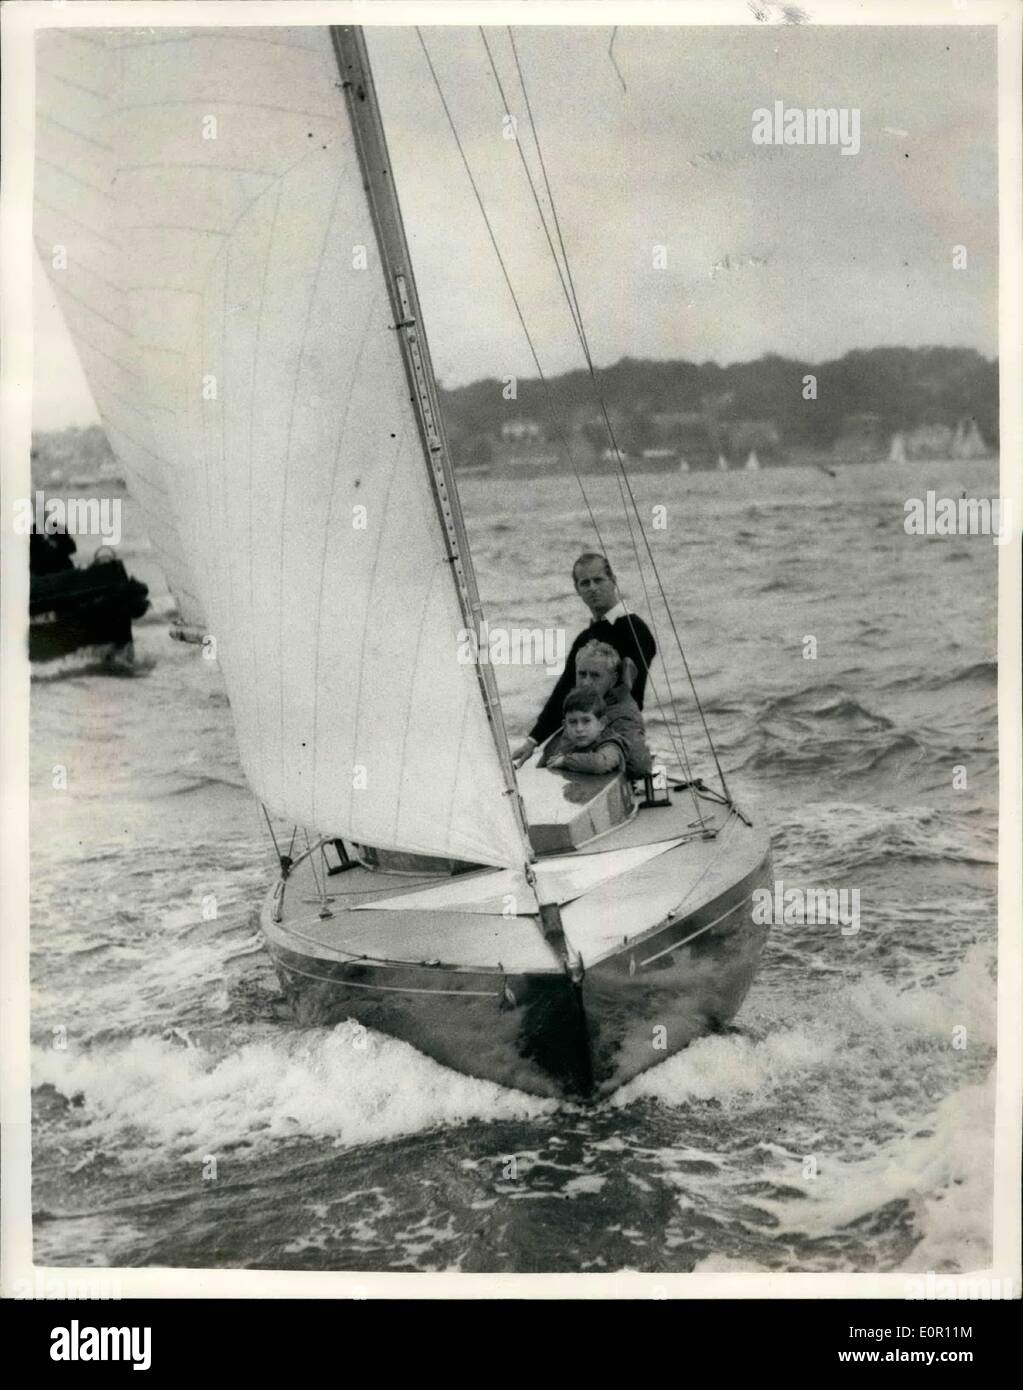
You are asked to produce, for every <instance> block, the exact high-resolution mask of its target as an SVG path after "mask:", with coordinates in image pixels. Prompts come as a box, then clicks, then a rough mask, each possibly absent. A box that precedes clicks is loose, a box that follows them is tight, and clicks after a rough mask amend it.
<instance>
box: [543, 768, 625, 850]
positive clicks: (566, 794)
mask: <svg viewBox="0 0 1023 1390" xmlns="http://www.w3.org/2000/svg"><path fill="white" fill-rule="evenodd" d="M518 783H519V792H520V794H521V796H522V803H523V805H524V806H525V808H526V820H527V821H528V823H529V838H530V841H531V842H532V845H533V849H534V850H535V852H536V853H537V854H564V853H566V852H567V851H570V850H573V849H578V848H579V847H580V846H581V845H584V844H586V843H587V842H588V841H589V840H593V839H596V837H597V836H598V835H603V834H605V833H606V832H607V831H608V830H613V829H614V827H615V826H616V825H623V824H624V823H625V821H627V820H628V819H629V817H630V816H631V815H632V811H633V796H632V788H631V786H630V784H629V782H628V781H627V779H626V778H625V777H624V776H623V775H622V774H621V773H620V772H609V773H607V774H605V775H604V776H602V777H595V776H593V775H592V774H590V773H584V772H565V771H563V770H562V769H560V768H546V767H537V766H535V765H532V766H530V765H527V766H526V767H523V768H522V769H521V770H520V772H519V774H518Z"/></svg>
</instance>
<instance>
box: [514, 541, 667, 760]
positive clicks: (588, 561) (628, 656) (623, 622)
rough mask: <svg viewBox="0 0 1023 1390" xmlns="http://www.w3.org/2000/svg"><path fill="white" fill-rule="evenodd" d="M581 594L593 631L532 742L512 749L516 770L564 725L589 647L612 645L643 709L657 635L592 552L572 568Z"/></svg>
mask: <svg viewBox="0 0 1023 1390" xmlns="http://www.w3.org/2000/svg"><path fill="white" fill-rule="evenodd" d="M572 582H573V584H574V585H575V591H576V593H577V594H578V595H579V597H580V598H581V599H582V601H583V602H584V603H585V604H586V606H587V608H588V609H589V610H590V613H591V614H592V621H591V623H590V625H589V627H587V628H584V629H583V631H582V632H580V633H579V635H578V637H576V639H575V641H574V642H573V643H572V647H571V650H570V651H569V653H568V658H567V660H566V662H565V669H564V671H563V672H562V673H561V675H560V676H559V678H558V681H557V684H556V685H555V687H554V689H553V690H552V691H551V693H550V696H549V697H548V700H547V703H546V704H545V705H544V707H543V709H542V710H541V711H540V717H539V719H537V721H536V723H535V724H534V725H533V728H532V729H531V730H530V732H529V735H528V737H526V738H525V739H523V741H522V742H521V743H520V744H519V745H518V747H516V748H514V749H513V750H512V759H513V761H514V763H515V766H516V767H521V766H522V764H523V763H526V762H528V761H529V759H530V758H531V757H532V756H533V753H534V751H535V750H536V748H537V747H538V746H539V745H540V744H541V743H543V742H544V741H545V740H546V739H548V738H550V736H551V734H553V733H554V731H555V729H557V728H558V726H559V725H560V723H561V715H562V709H563V706H564V703H565V698H566V696H567V695H568V694H569V692H570V691H572V690H574V689H575V687H576V686H577V685H578V684H579V682H578V680H577V677H576V661H577V658H578V655H579V652H580V650H581V649H582V648H583V647H584V646H585V645H586V644H587V642H592V641H599V642H606V643H607V644H608V645H609V646H611V647H613V648H614V649H615V651H616V652H618V653H619V655H620V656H621V658H622V663H623V665H622V678H623V680H624V683H625V686H626V689H627V690H629V691H630V692H631V694H632V698H633V699H634V700H635V702H636V705H637V708H639V709H642V708H643V696H644V694H645V692H646V680H647V673H648V671H649V669H650V663H651V662H652V661H653V659H654V657H655V655H656V654H657V643H656V642H655V641H654V636H653V633H652V632H651V631H650V629H649V628H648V627H647V625H646V623H645V622H644V621H643V619H642V618H639V617H637V616H636V615H635V614H634V613H630V612H629V611H628V609H627V608H626V606H625V604H624V602H623V601H622V598H621V596H620V595H619V593H618V581H617V579H616V578H615V574H614V571H613V570H612V568H611V564H610V562H609V561H608V559H607V557H606V556H605V555H599V554H597V552H596V551H592V550H587V551H584V552H583V554H582V555H580V556H579V558H578V559H577V560H576V562H575V564H574V565H573V566H572Z"/></svg>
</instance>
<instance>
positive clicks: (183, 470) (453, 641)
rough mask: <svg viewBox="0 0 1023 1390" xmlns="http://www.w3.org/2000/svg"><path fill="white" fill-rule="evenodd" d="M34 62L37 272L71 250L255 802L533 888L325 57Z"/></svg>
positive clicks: (280, 47)
mask: <svg viewBox="0 0 1023 1390" xmlns="http://www.w3.org/2000/svg"><path fill="white" fill-rule="evenodd" d="M39 62H40V67H41V68H43V69H45V76H43V75H41V77H40V88H39V90H40V103H41V105H40V118H39V130H40V144H39V150H40V155H41V157H42V158H45V159H46V160H47V161H48V163H47V164H42V163H41V164H40V179H39V184H38V197H39V211H38V223H37V229H38V232H39V239H40V243H41V252H42V254H43V255H44V258H45V262H46V264H47V266H48V267H49V266H50V265H51V263H52V256H51V254H50V248H51V247H52V245H53V244H54V243H55V242H57V241H58V240H59V241H61V242H62V243H63V244H65V245H67V247H68V265H69V267H71V266H74V267H75V269H74V272H73V274H68V272H66V271H61V270H59V269H54V270H52V271H51V277H52V279H53V280H54V283H55V284H56V285H57V287H58V293H59V294H60V296H61V300H62V303H63V304H64V307H65V313H66V317H67V321H68V325H69V328H70V330H71V332H72V336H73V337H74V339H75V341H76V342H77V343H78V345H79V350H80V352H81V355H82V359H83V365H84V367H85V370H86V373H87V375H88V377H89V380H90V383H91V384H92V386H93V389H94V393H95V395H96V399H97V405H98V406H99V408H100V410H101V413H102V415H103V418H104V421H105V422H106V423H107V426H108V428H109V431H110V438H111V443H112V445H113V447H114V448H115V449H116V451H117V452H118V454H119V455H120V456H121V458H122V460H123V462H124V465H125V467H126V469H127V471H128V473H129V476H130V481H131V484H132V486H133V488H135V489H136V491H137V495H138V496H139V497H140V499H141V500H142V501H143V503H144V504H145V505H146V509H147V514H148V516H149V519H150V523H151V535H152V537H153V542H154V545H157V546H158V548H160V553H161V556H162V558H164V560H165V563H166V564H167V571H168V579H169V580H170V581H171V582H172V583H173V584H175V586H176V587H177V589H178V592H179V594H181V595H182V596H184V595H185V594H186V593H187V592H188V591H189V590H193V589H194V591H195V597H197V599H198V601H199V605H200V607H201V610H202V611H203V612H204V613H205V626H206V631H207V632H209V633H210V634H211V636H213V637H214V638H215V639H216V643H217V655H218V658H219V659H220V661H221V663H222V665H223V670H224V676H225V680H226V683H227V689H228V693H229V696H230V700H231V706H232V710H233V713H234V719H235V723H236V727H237V732H238V738H239V744H240V748H241V755H242V761H243V765H244V767H245V771H246V774H247V776H248V778H249V781H250V782H251V784H252V786H253V788H254V790H255V791H256V793H257V795H258V796H259V797H260V798H261V799H262V800H263V801H264V802H265V803H266V804H267V805H268V807H269V808H270V809H271V810H272V811H273V812H275V813H276V814H278V815H279V816H282V817H286V818H288V819H290V820H292V821H294V822H296V823H299V824H304V825H307V826H311V827H314V828H316V829H318V830H321V831H326V832H329V833H332V834H338V835H345V836H350V837H351V838H352V839H354V840H357V841H360V842H362V843H366V844H372V845H378V846H381V847H386V848H394V849H402V850H408V851H414V852H419V853H425V854H436V855H444V856H451V857H455V858H460V859H467V860H472V861H475V862H478V863H484V864H493V865H515V864H517V865H521V864H522V862H523V860H524V859H525V858H526V856H527V853H528V851H527V849H526V847H525V842H524V838H523V834H522V831H521V828H520V826H519V824H518V822H517V820H516V817H515V814H514V810H513V805H512V798H511V796H510V795H509V793H508V790H507V787H506V783H505V780H504V777H503V775H502V770H501V764H500V759H499V756H498V752H497V746H496V744H495V740H494V737H493V734H492V733H491V730H490V727H489V725H488V720H487V715H486V711H485V707H484V703H483V697H482V694H481V691H480V686H479V682H478V680H477V675H476V672H475V670H474V668H473V667H472V665H467V664H463V663H461V662H459V660H458V633H459V631H460V629H461V628H462V625H463V619H462V616H461V610H460V606H459V601H458V596H457V593H456V590H455V586H454V583H453V579H452V575H451V566H450V564H449V562H448V557H447V552H446V549H445V544H444V541H443V538H442V534H441V527H440V523H439V521H438V517H437V514H436V509H435V504H434V501H433V498H432V495H431V491H430V486H429V481H428V476H427V469H426V463H425V460H424V457H423V453H422V445H421V443H420V437H419V434H418V432H417V425H416V419H415V415H414V413H413V407H412V405H411V403H410V399H409V391H408V387H407V384H406V379H405V375H404V369H403V366H402V362H401V357H400V347H399V343H398V340H397V334H396V333H395V331H394V328H393V317H392V315H391V312H390V310H389V305H388V296H387V291H386V285H385V282H384V276H383V271H382V268H381V265H380V260H379V256H378V254H377V251H376V246H375V242H374V233H373V227H372V223H371V219H370V214H369V209H368V207H367V203H366V199H365V194H364V190H363V186H362V179H361V175H360V170H359V165H358V162H357V158H356V153H355V150H354V148H353V141H352V135H351V129H350V125H349V121H348V116H347V112H346V106H345V98H344V94H343V91H342V90H341V86H340V80H339V73H338V69H337V66H336V61H335V58H334V54H333V51H332V48H331V42H330V35H329V31H328V30H326V29H312V28H303V29H292V30H285V29H272V30H268V29H259V30H239V29H231V30H226V31H210V30H207V31H202V32H199V31H194V30H193V31H175V30H150V31H143V30H135V31H120V32H113V31H111V32H109V33H107V32H102V31H96V30H91V31H89V32H88V33H87V34H84V35H83V34H81V33H79V34H73V35H72V34H68V33H65V34H60V35H58V34H46V35H43V36H41V38H40V45H39ZM83 208H88V210H89V211H88V216H89V219H90V222H91V223H92V226H93V229H94V230H92V231H89V230H88V229H85V228H82V227H79V226H78V225H77V224H76V223H75V221H74V220H73V218H72V213H73V216H74V218H79V217H82V216H84V215H85V213H83V211H82V209H83ZM62 277H63V279H62ZM147 489H148V491H147ZM182 542H183V544H181V543H182ZM179 562H180V563H179Z"/></svg>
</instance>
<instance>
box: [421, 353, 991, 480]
mask: <svg viewBox="0 0 1023 1390" xmlns="http://www.w3.org/2000/svg"><path fill="white" fill-rule="evenodd" d="M597 376H598V380H599V383H600V390H601V394H602V396H603V399H604V401H605V403H606V404H607V406H608V408H609V410H612V411H614V412H615V413H616V414H617V415H618V417H619V418H620V419H624V420H625V421H626V422H627V426H628V428H629V431H630V433H631V434H632V435H633V437H634V438H637V439H639V440H640V441H642V440H643V439H644V437H647V436H650V435H651V433H652V430H651V424H650V422H651V419H652V417H654V416H655V415H657V414H658V413H661V412H672V411H675V412H692V413H693V414H703V415H704V416H705V417H706V418H708V420H715V421H719V422H723V421H727V420H742V419H746V420H765V421H771V422H773V424H774V425H775V427H776V429H777V432H778V436H779V438H780V439H781V440H782V441H783V442H784V443H785V444H791V445H806V446H810V447H815V448H821V449H825V448H829V447H830V446H831V445H833V444H834V443H835V441H836V440H838V439H839V438H841V436H842V435H843V434H844V433H845V432H846V431H847V429H848V427H849V422H850V421H852V420H856V419H857V418H859V419H862V418H864V417H874V423H875V426H876V429H877V432H878V434H879V435H882V436H890V435H893V434H895V433H896V432H897V431H900V430H911V429H914V428H916V427H917V426H919V425H932V424H941V425H948V426H950V427H954V426H955V425H956V423H957V422H958V421H960V420H963V419H965V418H973V419H975V420H976V422H977V425H978V427H979V429H980V432H981V434H982V435H983V437H984V439H985V440H986V441H987V442H988V443H989V444H992V445H997V442H998V362H997V360H994V361H989V360H988V359H987V358H985V357H983V356H982V355H981V354H980V353H979V352H976V351H975V350H974V349H972V348H949V347H920V348H903V347H894V348H888V347H885V348H870V349H867V350H862V349H856V350H854V351H851V352H847V353H845V354H844V356H842V357H839V358H837V359H835V360H833V361H828V362H820V363H812V362H809V361H804V360H799V359H796V358H786V357H780V356H778V355H777V354H773V353H772V354H768V355H767V356H764V357H761V358H759V359H758V360H757V361H754V362H733V363H730V364H729V365H728V366H726V367H723V366H721V365H720V364H719V363H717V362H702V363H696V362H689V361H685V360H683V359H679V360H677V361H652V360H648V359H641V358H633V357H623V358H622V359H621V360H620V361H618V362H616V363H614V365H613V366H610V367H604V368H601V369H600V370H599V371H598V373H597ZM808 378H812V379H813V381H812V384H811V383H810V382H809V381H808ZM512 391H513V392H514V394H512ZM595 401H596V397H595V393H594V388H593V384H592V382H591V381H590V379H589V374H588V373H587V372H586V371H583V370H580V371H574V372H565V373H563V374H561V375H560V376H556V377H548V378H547V381H546V383H544V382H542V381H540V380H539V379H536V378H533V379H525V378H523V379H519V380H518V381H516V382H514V384H513V387H512V386H509V383H508V382H507V381H502V380H499V379H497V378H493V377H491V378H487V379H485V380H482V381H474V382H472V383H470V384H469V385H467V386H461V387H457V388H455V389H452V390H444V391H442V393H441V402H442V407H443V410H444V416H445V420H446V422H447V427H448V433H449V436H450V438H451V442H452V446H453V449H454V451H455V453H456V456H457V455H458V454H459V453H460V452H462V451H463V450H465V449H472V448H475V450H476V452H477V453H478V446H479V444H480V443H481V442H483V441H486V440H488V439H495V438H497V437H498V436H499V435H500V431H501V427H502V425H503V424H505V423H506V422H511V421H517V420H529V421H534V422H535V423H537V424H538V425H539V426H540V428H541V430H542V432H543V435H544V437H545V438H546V439H547V440H550V441H551V442H563V441H564V440H565V439H566V438H567V437H568V434H569V432H570V430H571V428H572V425H571V422H572V421H573V420H574V419H578V418H579V417H580V415H581V414H585V413H586V412H587V411H591V412H595Z"/></svg>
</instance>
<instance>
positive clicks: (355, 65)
mask: <svg viewBox="0 0 1023 1390" xmlns="http://www.w3.org/2000/svg"><path fill="white" fill-rule="evenodd" d="M330 36H331V40H332V42H333V45H334V55H335V57H336V58H337V64H338V69H339V71H340V73H341V86H342V89H343V91H344V94H345V101H346V103H347V106H348V115H349V119H350V121H351V125H352V132H353V134H354V137H355V148H356V153H357V155H358V159H359V167H360V169H361V171H362V178H363V184H364V186H365V189H366V196H367V201H368V203H369V209H370V215H371V217H372V219H373V228H374V231H375V233H376V239H377V249H378V250H379V252H380V260H381V264H382V266H383V269H384V279H385V281H386V283H387V292H388V295H389V297H390V302H391V310H392V313H393V314H394V328H395V331H396V332H397V333H398V335H399V338H400V341H401V346H402V359H403V361H404V364H405V374H406V376H407V378H408V385H409V391H410V393H411V399H412V404H413V407H414V409H415V414H416V420H417V423H418V426H419V434H420V439H421V442H422V446H423V452H424V457H425V458H426V460H427V461H428V468H429V477H430V485H431V489H432V492H433V499H434V503H435V505H436V508H437V515H438V518H439V519H440V522H441V529H442V534H443V535H444V537H445V539H446V542H447V549H448V559H449V562H450V567H451V574H452V577H453V579H454V583H455V589H456V591H457V594H458V601H459V604H460V606H461V610H462V618H463V621H464V623H465V626H466V627H467V628H469V629H470V630H471V631H472V632H474V633H476V634H477V635H478V634H479V633H480V632H481V630H482V623H483V605H482V603H481V601H480V596H479V589H478V586H477V584H476V574H475V571H474V569H473V564H472V556H471V553H470V550H469V539H468V535H467V533H466V529H465V521H464V519H463V516H462V507H461V502H460V501H459V497H458V488H457V486H456V483H455V475H454V468H453V467H452V463H451V455H450V452H449V449H448V443H447V438H446V435H445V432H444V424H443V421H442V419H441V414H440V406H439V402H438V399H437V383H436V379H435V377H434V374H433V365H432V363H431V361H430V351H429V347H428V346H427V341H426V332H425V329H424V327H423V319H422V312H421V310H420V307H419V296H418V294H417V293H416V285H415V277H414V276H413V273H412V260H411V257H410V255H409V249H408V243H407V241H406V239H405V228H404V224H403V222H402V217H401V207H400V205H399V203H398V194H397V190H396V189H395V187H394V179H393V175H392V173H391V161H390V157H389V155H388V151H387V139H386V136H385V134H384V126H383V121H382V119H381V115H380V106H379V103H378V101H377V95H376V89H375V87H374V85H373V75H372V71H371V69H370V63H369V53H368V51H367V48H366V40H365V37H364V35H363V31H362V29H361V28H360V27H358V26H356V25H350V24H345V25H331V26H330ZM475 666H476V677H477V680H478V681H479V683H480V688H481V691H482V694H483V704H484V708H485V709H486V712H487V720H488V723H489V725H490V731H491V734H492V735H493V739H494V744H495V746H496V748H497V756H498V760H499V762H500V765H501V771H502V774H503V776H504V781H505V787H506V792H507V795H508V796H510V797H511V799H512V804H513V806H514V814H515V818H516V820H517V822H518V824H519V828H520V830H521V832H522V838H523V845H524V849H525V851H526V855H527V859H528V860H532V859H533V857H534V856H533V852H532V849H531V847H530V841H529V827H528V824H527V822H526V815H525V810H524V808H523V805H522V799H521V797H520V796H519V790H518V783H517V782H516V780H515V769H514V767H513V765H512V760H511V751H510V749H509V746H508V735H507V732H506V731H505V727H504V716H503V714H502V711H501V701H500V697H499V695H498V691H497V680H496V677H495V676H494V672H493V669H492V667H490V666H489V665H488V664H485V663H482V662H480V661H477V662H476V663H475Z"/></svg>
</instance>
